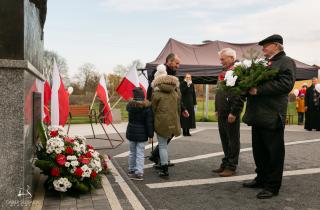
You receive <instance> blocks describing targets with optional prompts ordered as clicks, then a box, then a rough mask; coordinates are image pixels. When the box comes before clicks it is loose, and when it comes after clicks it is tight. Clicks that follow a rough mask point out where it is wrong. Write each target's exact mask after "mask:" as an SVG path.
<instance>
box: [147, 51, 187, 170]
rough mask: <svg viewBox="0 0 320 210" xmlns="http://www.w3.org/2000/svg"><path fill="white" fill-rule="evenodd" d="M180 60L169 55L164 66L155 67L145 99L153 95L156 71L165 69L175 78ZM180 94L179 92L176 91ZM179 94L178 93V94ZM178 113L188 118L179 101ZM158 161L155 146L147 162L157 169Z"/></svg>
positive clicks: (158, 156)
mask: <svg viewBox="0 0 320 210" xmlns="http://www.w3.org/2000/svg"><path fill="white" fill-rule="evenodd" d="M180 62H181V60H180V58H179V56H178V55H177V54H174V53H170V54H169V55H168V56H167V57H166V62H165V64H164V65H163V64H160V65H158V66H157V69H156V70H155V71H153V72H152V74H151V75H150V77H149V83H150V85H149V87H148V91H147V99H148V100H149V101H150V100H151V96H152V94H153V88H152V85H151V84H152V81H153V80H154V78H155V74H156V72H157V71H158V69H161V68H163V67H164V68H165V71H166V73H167V75H171V76H176V75H177V71H178V70H179V67H180ZM178 91H179V92H180V90H178ZM179 94H180V93H179ZM180 100H181V99H180ZM180 106H181V108H180V111H181V115H182V116H184V117H186V118H188V117H189V113H188V110H187V109H186V108H185V106H184V105H183V102H182V101H180ZM171 140H172V138H171V137H170V138H168V141H167V143H168V144H169V143H170V141H171ZM159 159H160V155H159V145H157V146H156V148H154V150H153V151H152V152H151V155H150V157H149V160H150V161H152V162H154V163H155V165H154V167H155V168H159ZM168 165H169V167H171V166H174V164H173V163H170V160H169V163H168Z"/></svg>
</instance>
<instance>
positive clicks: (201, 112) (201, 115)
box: [72, 98, 298, 124]
mask: <svg viewBox="0 0 320 210" xmlns="http://www.w3.org/2000/svg"><path fill="white" fill-rule="evenodd" d="M197 102H198V110H197V112H196V121H197V122H217V118H216V116H215V114H214V100H209V102H208V105H209V107H208V118H206V117H205V102H204V100H203V99H201V98H199V99H198V101H197ZM112 105H113V104H111V106H112ZM126 105H127V101H121V102H119V104H118V105H117V106H116V107H115V108H116V109H120V111H121V119H122V121H127V120H128V112H127V111H126ZM98 107H99V106H98V104H95V105H94V109H96V111H98ZM244 109H245V108H244ZM244 109H243V112H242V114H241V115H243V114H244ZM288 114H291V115H293V124H298V115H297V112H296V107H295V102H291V103H289V104H288ZM85 123H90V121H89V118H87V117H73V118H72V124H85Z"/></svg>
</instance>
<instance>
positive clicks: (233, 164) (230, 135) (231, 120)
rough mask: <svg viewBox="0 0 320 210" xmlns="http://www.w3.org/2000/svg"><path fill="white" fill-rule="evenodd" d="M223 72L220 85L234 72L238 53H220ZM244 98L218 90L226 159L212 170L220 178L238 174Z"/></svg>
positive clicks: (219, 114)
mask: <svg viewBox="0 0 320 210" xmlns="http://www.w3.org/2000/svg"><path fill="white" fill-rule="evenodd" d="M219 57H220V61H221V64H222V67H223V71H222V72H221V74H220V76H219V83H218V87H219V84H220V82H221V81H223V80H224V74H225V73H226V72H227V71H233V70H234V63H235V61H236V51H235V50H233V49H231V48H224V49H222V50H221V51H220V52H219ZM243 101H244V100H243V98H242V97H240V96H238V95H235V94H232V93H229V92H227V91H225V90H222V89H221V88H218V90H217V92H216V97H215V111H216V116H217V117H218V128H219V134H220V139H221V144H222V149H223V153H224V157H223V158H222V162H221V164H220V167H219V168H218V169H214V170H212V172H214V173H219V176H222V177H228V176H233V175H234V174H235V173H236V169H237V166H238V160H239V152H240V115H241V112H242V108H243Z"/></svg>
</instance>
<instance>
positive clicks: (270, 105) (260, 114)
mask: <svg viewBox="0 0 320 210" xmlns="http://www.w3.org/2000/svg"><path fill="white" fill-rule="evenodd" d="M259 45H261V46H262V47H263V53H264V55H265V57H266V58H267V59H268V60H269V65H270V66H271V67H272V68H275V69H278V70H279V73H278V75H277V77H276V78H275V79H273V80H270V81H267V82H265V83H263V84H262V85H259V86H258V87H253V88H251V89H250V90H249V94H248V97H247V105H246V106H247V107H246V112H245V114H244V117H243V121H244V122H245V123H247V124H248V125H249V126H252V149H253V157H254V161H255V164H256V173H257V176H256V178H255V179H254V180H253V181H251V182H248V183H243V186H244V187H247V188H262V189H263V190H262V191H261V192H259V193H258V194H257V198H259V199H267V198H271V197H273V196H276V195H278V193H279V190H280V187H281V182H282V175H283V165H284V156H285V147H284V127H285V119H286V112H287V106H288V94H289V92H290V91H291V90H292V88H293V86H294V82H295V72H296V66H295V63H294V61H293V60H292V59H291V58H289V57H288V56H286V54H285V52H284V51H283V39H282V37H281V36H280V35H272V36H270V37H267V38H266V39H264V40H262V41H260V42H259Z"/></svg>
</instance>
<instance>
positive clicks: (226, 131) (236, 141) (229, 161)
mask: <svg viewBox="0 0 320 210" xmlns="http://www.w3.org/2000/svg"><path fill="white" fill-rule="evenodd" d="M218 127H219V134H220V139H221V144H222V148H223V152H224V158H223V159H222V164H221V168H223V169H229V170H232V171H235V170H236V169H237V165H238V160H239V152H240V117H239V116H237V118H236V120H235V122H233V123H228V114H223V113H218Z"/></svg>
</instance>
